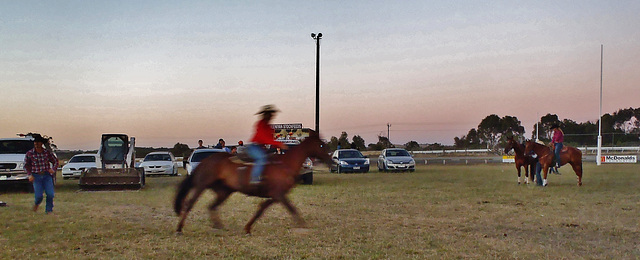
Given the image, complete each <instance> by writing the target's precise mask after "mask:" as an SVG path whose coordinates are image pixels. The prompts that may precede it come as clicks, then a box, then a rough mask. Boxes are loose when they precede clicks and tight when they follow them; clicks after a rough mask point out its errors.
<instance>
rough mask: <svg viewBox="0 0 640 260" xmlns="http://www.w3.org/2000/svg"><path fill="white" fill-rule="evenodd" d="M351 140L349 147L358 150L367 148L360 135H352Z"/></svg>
mask: <svg viewBox="0 0 640 260" xmlns="http://www.w3.org/2000/svg"><path fill="white" fill-rule="evenodd" d="M351 140H353V142H351V148H353V149H358V150H360V151H363V150H365V149H367V147H366V146H365V145H364V139H362V137H360V136H359V135H354V136H353V138H351Z"/></svg>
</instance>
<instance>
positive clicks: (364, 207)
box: [0, 164, 640, 259]
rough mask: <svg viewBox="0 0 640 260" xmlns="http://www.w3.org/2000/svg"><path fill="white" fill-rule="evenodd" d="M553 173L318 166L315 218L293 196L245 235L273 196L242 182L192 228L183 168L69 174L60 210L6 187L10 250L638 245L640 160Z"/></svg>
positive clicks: (8, 255)
mask: <svg viewBox="0 0 640 260" xmlns="http://www.w3.org/2000/svg"><path fill="white" fill-rule="evenodd" d="M561 172H562V173H563V175H560V176H558V175H551V176H550V177H549V181H550V186H548V187H545V188H541V187H537V186H535V185H524V184H523V185H517V184H516V174H515V167H513V165H512V164H509V165H474V166H442V165H439V166H436V165H428V166H424V165H423V166H420V167H419V168H418V170H417V171H416V172H415V173H378V172H371V173H368V174H342V175H338V174H329V173H327V172H326V171H323V172H320V173H317V174H316V175H315V176H314V177H315V184H314V185H311V186H299V187H297V188H295V189H294V190H293V192H292V193H291V195H290V198H291V200H292V202H293V203H294V204H295V205H296V206H297V207H298V209H299V210H300V212H301V213H302V215H303V217H304V218H305V220H306V221H307V224H308V228H307V229H296V228H294V223H293V221H292V219H291V217H290V215H289V214H288V213H287V212H286V210H285V209H284V208H283V207H282V206H281V205H275V206H273V207H271V208H270V209H269V210H267V212H266V213H265V215H264V216H263V217H262V218H261V219H260V220H258V222H257V223H256V224H255V225H254V228H253V233H252V234H251V235H245V234H243V232H242V227H243V226H244V224H245V223H246V222H247V221H248V220H249V218H250V217H251V216H252V214H253V213H254V211H255V210H256V209H257V204H258V203H259V202H260V201H261V199H257V198H249V197H246V196H244V195H242V194H234V195H233V196H232V197H231V198H230V199H229V200H228V201H227V202H226V203H225V204H224V205H223V206H222V207H221V218H222V220H223V223H224V224H225V229H223V230H215V229H213V228H212V227H211V223H210V222H209V219H208V214H207V212H206V206H207V205H208V204H209V203H210V202H211V200H212V198H213V195H212V194H211V193H207V194H206V195H205V196H203V197H202V198H201V199H200V201H199V203H198V204H197V205H196V208H195V209H194V211H193V212H192V214H191V215H190V216H189V218H188V219H187V223H186V227H185V230H184V234H183V235H176V234H175V233H174V230H175V227H176V224H177V222H178V218H177V217H176V216H175V214H174V213H173V211H172V200H173V197H174V193H175V189H176V185H177V183H178V182H179V181H180V180H181V179H182V178H181V177H155V178H148V179H147V187H145V188H144V189H143V190H141V191H134V192H131V191H129V192H77V180H62V179H61V178H60V179H59V182H58V184H57V187H56V198H55V213H56V214H55V215H52V216H50V215H45V214H44V212H43V210H44V205H43V206H42V207H41V209H40V211H39V212H37V213H34V212H32V211H31V210H30V209H31V206H32V203H33V202H32V201H33V194H27V193H3V194H1V195H0V200H2V201H5V202H7V203H8V206H7V207H3V208H0V221H1V223H2V224H1V228H0V259H20V258H58V259H78V258H92V259H95V258H103V259H104V258H110V259H111V258H117V259H133V258H157V259H167V258H185V259H193V258H267V259H273V258H276V259H278V258H287V259H305V258H308V259H323V258H332V259H333V258H346V259H355V258H357V259H407V258H419V259H424V258H430V259H434V258H438V259H440V258H445V259H453V258H481V259H487V258H490V259H495V258H501V259H516V258H521V259H582V258H587V259H594V258H595V259H638V258H640V227H639V221H638V219H640V192H639V191H640V166H639V165H637V164H633V165H603V166H599V167H597V166H595V164H585V177H584V186H583V187H577V186H576V179H575V175H574V174H573V172H572V171H571V169H569V168H568V167H563V168H562V169H561Z"/></svg>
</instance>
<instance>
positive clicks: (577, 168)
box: [571, 162, 582, 186]
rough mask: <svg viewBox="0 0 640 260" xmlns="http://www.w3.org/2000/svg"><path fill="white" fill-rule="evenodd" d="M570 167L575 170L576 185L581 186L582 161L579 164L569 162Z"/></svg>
mask: <svg viewBox="0 0 640 260" xmlns="http://www.w3.org/2000/svg"><path fill="white" fill-rule="evenodd" d="M571 167H572V168H573V171H574V172H576V176H578V186H582V162H581V163H580V164H577V163H575V164H574V163H571Z"/></svg>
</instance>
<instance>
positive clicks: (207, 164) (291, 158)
mask: <svg viewBox="0 0 640 260" xmlns="http://www.w3.org/2000/svg"><path fill="white" fill-rule="evenodd" d="M307 157H312V158H318V159H321V160H322V161H323V162H324V163H327V164H328V165H331V163H332V160H331V157H330V155H329V152H328V150H327V146H326V145H325V144H324V143H323V142H322V141H321V140H320V136H319V135H318V133H316V132H315V131H313V130H311V131H310V135H309V137H307V138H306V139H304V141H302V142H301V143H300V144H299V145H298V146H296V147H293V148H291V149H290V150H289V151H288V152H287V153H286V154H283V155H276V156H275V157H272V158H277V161H274V160H273V159H272V158H270V163H268V164H267V165H265V168H264V170H263V172H262V176H263V180H262V182H261V183H260V184H249V180H250V178H251V177H250V173H251V168H252V166H251V165H248V164H245V163H243V162H241V161H239V160H237V157H235V156H234V155H232V154H228V153H217V154H214V155H211V156H209V157H207V158H205V159H204V160H203V161H202V162H200V164H198V166H197V167H196V168H195V170H194V171H193V173H192V174H191V175H189V176H187V177H186V178H185V179H184V180H183V181H182V182H181V183H180V184H179V187H178V192H177V194H176V198H175V201H174V211H175V212H176V214H178V216H179V217H180V222H179V223H178V228H177V230H176V232H177V233H178V234H181V233H182V228H183V226H184V222H185V219H186V218H187V215H188V214H189V211H191V209H192V208H193V206H194V204H195V203H196V201H197V200H198V197H200V195H201V194H202V192H204V191H205V190H206V189H211V190H213V192H214V193H216V198H215V200H214V201H213V203H212V204H211V205H210V206H209V214H210V219H211V221H212V222H213V226H214V228H216V229H221V228H222V227H223V226H222V222H221V221H220V218H219V217H218V212H217V208H218V206H220V205H221V204H222V203H223V202H224V201H225V200H226V199H228V198H229V196H231V194H233V193H234V192H236V191H237V192H241V193H244V194H246V195H249V196H254V197H261V198H266V199H267V200H265V201H263V202H262V203H260V206H259V208H258V211H257V212H256V213H255V215H254V216H253V218H251V220H249V222H248V223H247V224H246V225H245V226H244V231H245V232H246V233H247V234H249V233H251V226H252V225H253V224H254V223H255V221H256V220H257V219H258V218H259V217H260V216H261V215H262V213H263V212H264V211H265V210H266V209H267V208H268V207H269V206H271V205H272V204H274V203H276V202H279V203H282V204H283V205H284V206H285V207H286V209H287V210H288V211H289V213H291V215H292V216H293V218H294V220H295V221H296V222H297V224H298V226H299V227H304V226H305V223H304V220H303V219H302V217H300V215H299V213H298V211H297V209H296V208H295V207H294V206H293V205H292V204H291V202H290V201H289V199H288V198H287V194H288V193H289V191H290V190H291V189H292V188H293V187H294V186H295V184H296V180H297V178H298V177H299V175H300V169H301V168H302V164H303V163H304V161H305V160H306V158H307ZM189 193H191V196H190V197H188V195H189ZM187 197H188V199H187Z"/></svg>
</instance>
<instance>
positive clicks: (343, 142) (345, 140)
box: [338, 132, 351, 149]
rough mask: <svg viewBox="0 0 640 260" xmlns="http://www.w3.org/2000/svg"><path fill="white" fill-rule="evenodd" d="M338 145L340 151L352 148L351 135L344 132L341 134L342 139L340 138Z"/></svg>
mask: <svg viewBox="0 0 640 260" xmlns="http://www.w3.org/2000/svg"><path fill="white" fill-rule="evenodd" d="M338 145H340V149H349V148H351V144H350V143H349V135H348V134H347V132H342V134H340V138H338Z"/></svg>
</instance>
